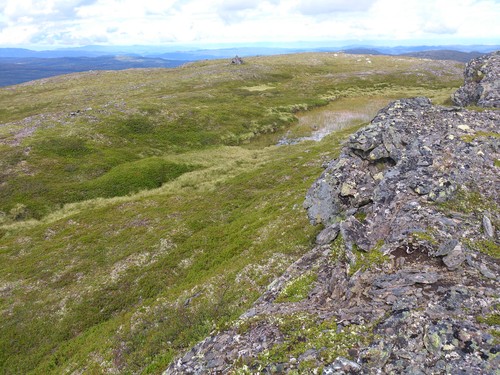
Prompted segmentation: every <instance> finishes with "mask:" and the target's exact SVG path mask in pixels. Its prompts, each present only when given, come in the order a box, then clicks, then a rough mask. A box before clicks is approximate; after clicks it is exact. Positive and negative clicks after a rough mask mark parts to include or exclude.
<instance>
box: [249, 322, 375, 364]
mask: <svg viewBox="0 0 500 375" xmlns="http://www.w3.org/2000/svg"><path fill="white" fill-rule="evenodd" d="M270 319H271V322H270V323H272V324H274V325H276V326H277V327H278V329H279V330H280V331H281V332H282V334H283V336H284V342H283V343H282V344H278V345H275V346H273V347H272V348H270V349H269V350H268V351H265V352H264V353H262V354H261V355H260V356H259V357H258V358H257V359H256V360H255V361H253V362H252V363H249V364H248V365H250V366H251V368H258V367H263V366H265V365H269V364H278V363H289V362H290V359H291V358H292V357H293V358H295V359H297V358H299V357H300V355H301V354H304V353H305V352H306V351H307V350H309V349H314V350H317V351H318V353H319V356H320V357H321V358H322V362H323V363H324V364H326V363H330V362H332V361H333V360H335V358H337V357H338V356H344V357H348V358H349V357H350V356H349V354H348V351H349V349H352V348H356V347H358V346H361V345H366V344H368V343H369V342H370V341H371V340H372V339H373V334H372V327H370V326H358V325H350V326H347V327H342V330H339V329H338V327H337V324H336V321H335V319H329V320H323V321H321V320H318V319H317V318H316V317H315V316H314V315H311V314H305V313H302V314H294V315H288V316H285V315H278V316H275V317H273V318H270ZM253 324H259V320H258V319H257V320H255V322H254V323H253ZM313 368H318V363H317V362H316V361H314V360H312V361H311V360H309V361H303V362H301V363H299V370H300V371H299V372H306V373H307V371H309V370H311V369H313Z"/></svg>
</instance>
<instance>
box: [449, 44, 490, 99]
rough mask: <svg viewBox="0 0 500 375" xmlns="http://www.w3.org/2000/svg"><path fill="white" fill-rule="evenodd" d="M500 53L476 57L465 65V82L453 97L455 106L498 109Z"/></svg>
mask: <svg viewBox="0 0 500 375" xmlns="http://www.w3.org/2000/svg"><path fill="white" fill-rule="evenodd" d="M499 76H500V51H496V52H492V53H490V54H488V55H484V56H481V57H478V58H477V59H473V60H471V61H470V62H469V63H467V65H466V67H465V72H464V78H465V82H464V85H463V86H462V87H461V88H459V89H458V90H457V91H456V92H455V93H454V94H453V95H452V100H453V102H454V103H455V104H456V105H459V106H462V107H465V106H469V105H478V106H480V107H496V108H500V81H499V80H498V77H499Z"/></svg>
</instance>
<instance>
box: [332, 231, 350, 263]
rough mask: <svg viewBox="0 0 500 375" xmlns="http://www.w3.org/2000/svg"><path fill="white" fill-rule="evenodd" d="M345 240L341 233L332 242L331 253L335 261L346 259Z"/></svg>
mask: <svg viewBox="0 0 500 375" xmlns="http://www.w3.org/2000/svg"><path fill="white" fill-rule="evenodd" d="M345 246H346V245H345V241H344V238H343V237H342V235H341V234H340V233H339V235H338V236H337V238H336V239H335V240H334V241H333V242H332V243H331V244H330V248H331V254H332V258H333V261H334V262H337V261H342V260H345Z"/></svg>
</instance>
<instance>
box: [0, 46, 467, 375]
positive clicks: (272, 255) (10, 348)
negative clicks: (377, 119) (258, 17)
mask: <svg viewBox="0 0 500 375" xmlns="http://www.w3.org/2000/svg"><path fill="white" fill-rule="evenodd" d="M246 61H247V63H246V64H245V65H242V66H238V67H234V66H229V65H227V62H226V61H209V62H200V63H196V64H192V65H189V66H186V67H183V68H180V69H175V70H161V69H160V70H131V71H124V72H98V73H97V72H94V73H86V74H78V75H71V76H62V77H58V78H55V79H51V80H46V81H42V82H34V83H32V84H30V85H23V86H15V87H11V88H6V89H2V90H0V122H1V123H3V125H0V154H1V155H0V156H1V158H0V163H1V164H2V165H1V169H0V170H1V171H2V173H3V175H2V177H1V180H0V182H1V185H0V186H1V188H0V202H1V207H0V211H3V212H4V213H5V214H4V215H3V219H0V220H3V221H4V224H3V226H2V227H0V264H1V269H0V295H1V296H2V298H1V299H0V313H1V315H2V323H1V324H0V330H1V332H0V372H1V373H7V374H9V373H29V372H32V373H40V374H42V373H43V374H46V373H52V372H53V373H60V372H62V371H63V370H64V371H69V372H71V371H76V370H84V371H86V372H88V373H102V372H106V371H108V372H109V371H118V372H120V373H127V372H130V373H138V372H145V373H157V372H159V371H161V370H162V369H164V368H165V367H166V365H167V364H168V363H169V362H170V361H171V360H172V358H173V357H174V356H175V355H176V354H178V353H179V351H182V350H184V349H185V348H186V347H188V346H189V345H191V344H193V343H194V342H196V341H197V340H199V339H201V338H203V337H204V336H205V335H207V334H208V333H210V332H211V331H212V330H214V329H218V328H221V327H223V326H224V324H226V323H227V322H230V321H231V320H232V319H234V318H235V317H237V316H238V315H239V314H240V313H241V312H242V311H244V309H246V308H247V307H248V306H249V305H250V304H251V303H252V301H253V300H254V299H255V298H256V297H257V296H258V295H259V294H260V293H261V292H262V291H263V290H264V289H265V287H266V285H267V284H268V283H269V282H270V281H272V279H273V278H274V277H276V276H277V275H279V274H280V273H281V272H283V270H284V269H285V268H286V267H287V265H288V264H289V263H290V262H292V261H293V260H294V259H296V258H297V257H299V256H300V255H301V254H303V253H304V252H305V251H307V249H308V248H309V246H310V245H311V243H312V240H313V239H314V235H315V233H316V231H317V228H313V227H311V226H310V225H309V224H308V223H307V220H306V218H305V213H304V212H303V210H302V208H301V204H302V200H303V196H304V194H305V191H306V190H307V188H308V187H309V186H310V184H311V183H312V181H313V180H314V179H315V178H316V177H317V176H318V175H319V173H320V172H321V164H322V162H323V161H324V160H328V159H331V158H333V157H334V156H335V155H336V153H337V152H338V149H339V143H340V141H341V140H342V139H343V137H344V136H345V135H346V134H348V133H350V132H352V131H353V130H354V129H355V128H356V127H355V126H354V127H351V128H349V129H347V130H345V131H343V132H342V133H338V134H332V135H330V136H328V137H327V138H325V139H324V140H323V141H322V142H319V143H312V142H306V143H301V144H298V145H294V146H284V147H276V146H273V147H265V146H267V145H269V144H270V143H273V142H275V141H276V140H277V139H278V137H280V136H281V135H282V134H283V131H282V130H281V129H285V128H289V127H290V126H292V128H291V129H292V130H291V132H292V133H293V132H296V133H297V134H300V135H303V134H304V132H307V127H308V125H307V124H306V125H301V128H297V126H295V128H294V127H293V125H290V124H291V123H293V122H294V121H296V117H295V113H296V112H297V110H299V109H301V110H304V109H310V108H312V107H316V106H321V105H325V104H327V103H329V102H331V104H328V106H329V110H331V111H338V112H339V113H340V112H345V111H350V112H352V113H354V114H359V115H360V116H361V115H364V116H366V115H369V116H373V114H374V109H373V103H374V102H375V103H380V106H382V105H383V104H385V103H386V102H387V101H388V100H390V99H392V98H397V97H402V96H415V95H428V96H431V97H434V98H435V99H436V100H437V101H442V100H444V99H445V98H446V97H447V96H448V95H449V93H450V92H451V91H452V89H453V88H454V87H457V86H458V85H459V84H460V80H461V77H460V75H461V73H460V72H461V69H460V67H458V69H455V68H453V69H451V68H450V67H451V66H453V64H452V63H447V64H442V63H441V62H429V61H425V62H422V61H418V60H412V59H402V58H389V57H370V61H371V63H369V62H368V61H367V59H365V58H364V57H360V56H343V55H338V56H335V55H333V54H301V55H290V56H275V57H261V58H249V59H247V60H246ZM446 69H447V71H448V72H450V71H451V72H453V73H452V74H448V73H446V72H445V70H446ZM332 100H333V101H332ZM89 108H91V109H89ZM77 110H80V112H79V113H75V114H74V115H70V112H72V111H73V112H76V111H77ZM361 117H362V116H361ZM354 122H355V121H354ZM311 127H312V125H311ZM305 128H306V129H305ZM26 129H28V131H27V130H26ZM141 189H152V190H144V191H141V192H138V191H139V190H141ZM113 196H115V197H113ZM99 197H108V198H99ZM110 197H112V198H110ZM89 199H90V200H89ZM72 202H73V203H72ZM63 204H65V206H64V207H63V206H62V205H63ZM33 217H34V218H38V219H40V220H38V221H34V220H28V219H30V218H33Z"/></svg>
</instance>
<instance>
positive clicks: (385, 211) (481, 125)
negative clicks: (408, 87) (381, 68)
mask: <svg viewBox="0 0 500 375" xmlns="http://www.w3.org/2000/svg"><path fill="white" fill-rule="evenodd" d="M499 128H500V114H499V113H498V112H495V111H485V112H473V111H467V110H458V109H449V108H445V107H437V106H433V105H431V103H430V101H429V100H428V99H426V98H414V99H402V100H398V101H396V102H393V103H391V104H390V105H389V106H387V107H386V108H384V109H383V110H381V111H380V112H379V113H378V115H377V116H376V117H375V118H374V119H373V121H372V122H371V123H370V125H369V126H367V127H366V128H364V129H362V130H360V131H358V132H357V133H356V134H354V135H352V136H351V137H350V139H349V141H348V142H347V143H346V145H345V147H344V149H343V150H342V153H341V155H340V157H339V158H338V159H336V160H335V161H333V162H331V163H330V164H329V166H328V167H327V168H326V169H325V171H324V173H323V174H322V175H321V177H320V178H319V179H318V180H317V181H316V182H315V183H314V184H313V186H312V187H311V188H310V189H309V191H308V193H307V195H306V199H305V202H304V206H305V208H306V209H307V212H308V215H309V219H310V220H311V222H312V223H313V224H316V223H323V224H325V225H327V226H328V225H330V224H332V223H336V222H340V221H344V224H341V226H340V227H341V230H342V229H343V228H344V229H343V235H344V236H345V237H344V240H345V241H346V243H348V244H349V247H352V245H357V246H358V247H359V248H361V249H363V250H369V249H370V248H371V247H374V246H375V244H376V243H377V242H378V241H384V242H385V243H395V242H399V241H401V240H402V239H404V238H406V237H407V235H408V234H409V233H412V232H417V231H426V230H427V228H440V227H443V226H449V225H451V224H452V223H451V221H448V220H446V218H444V217H443V216H442V215H440V214H438V213H433V212H429V210H431V211H432V208H431V207H432V206H429V205H427V207H425V208H424V207H423V205H425V204H426V203H427V202H438V203H439V202H444V201H447V200H448V199H449V198H450V197H452V196H454V195H455V193H456V191H457V189H459V188H460V189H464V188H466V187H468V186H475V187H476V188H477V190H478V191H480V194H482V195H484V196H486V197H489V199H491V200H492V201H494V202H498V201H499V200H500V196H499V191H498V189H491V186H500V177H499V176H500V174H499V173H498V167H495V166H494V164H495V160H498V158H499V157H500V156H499V150H500V141H499V138H498V132H499ZM375 151H376V152H375ZM478 180H481V181H485V182H486V181H487V182H486V183H485V184H476V182H477V181H478ZM358 213H359V214H362V215H363V216H367V219H366V220H364V221H363V222H362V223H358V222H352V219H349V216H350V215H356V214H358ZM346 218H347V220H346ZM443 224H444V225H443ZM488 231H489V232H491V230H490V229H489V227H488ZM443 240H446V235H444V236H443ZM450 258H451V257H450ZM450 258H447V260H449V259H450ZM459 258H460V257H459ZM454 259H455V260H457V261H458V258H456V257H455V258H454Z"/></svg>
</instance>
